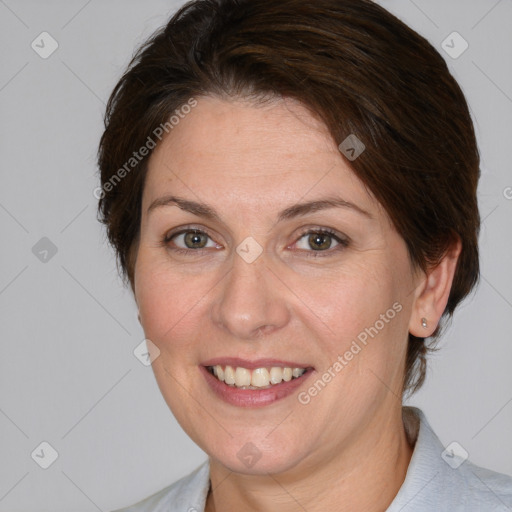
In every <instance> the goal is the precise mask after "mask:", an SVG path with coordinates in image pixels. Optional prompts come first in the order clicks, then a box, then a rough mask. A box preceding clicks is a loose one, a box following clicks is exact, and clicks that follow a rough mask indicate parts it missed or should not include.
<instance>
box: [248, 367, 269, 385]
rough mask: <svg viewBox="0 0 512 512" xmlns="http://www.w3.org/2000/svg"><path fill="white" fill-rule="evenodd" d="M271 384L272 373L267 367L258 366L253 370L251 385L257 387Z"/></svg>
mask: <svg viewBox="0 0 512 512" xmlns="http://www.w3.org/2000/svg"><path fill="white" fill-rule="evenodd" d="M269 384H270V375H269V373H268V370H267V369H266V368H256V369H255V370H253V372H252V378H251V385H252V386H254V387H256V388H263V387H265V386H268V385H269Z"/></svg>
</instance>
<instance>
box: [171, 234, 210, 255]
mask: <svg viewBox="0 0 512 512" xmlns="http://www.w3.org/2000/svg"><path fill="white" fill-rule="evenodd" d="M208 239H210V241H211V242H210V245H208ZM163 242H164V244H165V245H166V246H169V245H170V244H171V242H172V244H173V245H175V246H177V247H171V249H172V250H174V251H176V252H183V253H187V252H188V253H190V252H191V251H196V252H198V251H201V249H206V248H211V247H213V248H218V245H217V244H215V242H214V241H213V240H211V238H210V236H209V235H208V234H207V233H205V232H204V231H201V230H200V229H191V228H188V229H182V230H181V231H178V232H176V233H170V234H168V235H166V237H165V238H164V240H163Z"/></svg>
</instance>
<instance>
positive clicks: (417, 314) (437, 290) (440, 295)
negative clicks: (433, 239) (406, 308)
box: [409, 238, 462, 338]
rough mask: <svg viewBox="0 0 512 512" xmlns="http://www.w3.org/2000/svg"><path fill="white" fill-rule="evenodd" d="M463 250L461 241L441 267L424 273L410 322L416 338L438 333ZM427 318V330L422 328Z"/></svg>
mask: <svg viewBox="0 0 512 512" xmlns="http://www.w3.org/2000/svg"><path fill="white" fill-rule="evenodd" d="M461 249H462V244H461V242H460V239H459V238H457V240H456V241H455V242H453V244H452V245H451V246H450V248H449V250H448V251H447V252H446V254H445V255H444V257H443V259H442V260H441V261H440V262H439V264H438V265H436V266H435V267H433V268H431V269H429V270H428V271H427V273H426V274H425V273H422V277H421V279H420V282H419V284H418V286H417V288H416V298H415V301H414V303H413V307H412V311H411V319H410V323H409V332H410V333H411V334H412V335H413V336H417V337H419V338H427V337H428V336H431V335H432V334H433V332H434V331H435V330H436V328H437V326H438V324H439V320H440V319H441V316H442V314H443V312H444V310H445V308H446V304H447V303H448V298H449V297H450V290H451V288H452V282H453V278H454V276H455V270H456V268H457V261H458V259H459V255H460V252H461ZM423 319H425V320H426V323H427V326H426V327H424V326H423V325H422V324H423Z"/></svg>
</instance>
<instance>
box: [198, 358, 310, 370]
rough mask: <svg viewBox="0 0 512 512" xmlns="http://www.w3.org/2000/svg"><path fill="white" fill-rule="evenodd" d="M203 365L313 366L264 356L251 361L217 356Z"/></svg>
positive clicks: (248, 366)
mask: <svg viewBox="0 0 512 512" xmlns="http://www.w3.org/2000/svg"><path fill="white" fill-rule="evenodd" d="M201 364H202V365H203V366H217V365H220V366H232V367H234V368H236V367H239V366H240V367H242V368H247V369H248V370H254V369H255V368H272V367H273V366H277V367H281V368H285V367H288V368H312V366H311V365H309V364H304V363H298V362H296V361H295V362H293V361H285V360H283V359H272V358H264V359H253V360H252V361H249V360H247V359H241V358H239V357H215V358H213V359H208V361H204V362H203V363H201Z"/></svg>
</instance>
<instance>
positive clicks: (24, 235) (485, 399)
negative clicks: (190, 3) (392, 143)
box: [0, 0, 512, 512]
mask: <svg viewBox="0 0 512 512" xmlns="http://www.w3.org/2000/svg"><path fill="white" fill-rule="evenodd" d="M381 3H382V5H384V6H386V7H387V8H389V9H390V10H391V11H392V12H393V13H395V14H396V15H397V16H399V17H400V18H401V19H403V20H404V21H405V22H406V23H408V24H409V25H410V26H412V27H413V28H414V29H416V30H417V31H418V32H420V33H421V34H423V35H424V36H426V37H427V38H428V39H429V40H430V41H431V42H432V43H433V44H434V45H435V46H436V48H438V49H439V50H440V52H441V53H442V54H443V55H444V57H445V58H446V60H447V61H448V63H449V65H450V67H451V69H452V70H453V73H454V75H455V77H456V78H457V79H458V80H459V82H460V83H461V85H462V87H463V89H464V91H465V93H466V95H467V97H468V100H469V103H470V106H471V109H472V113H473V116H474V119H475V123H476V128H477V131H478V136H479V141H480V148H481V153H482V173H483V176H482V180H481V183H480V188H479V200H480V207H481V213H482V218H483V219H484V222H483V226H482V234H481V239H480V240H481V256H482V280H481V284H480V286H479V288H478V290H477V292H476V293H475V294H474V296H473V297H472V299H471V300H468V301H466V302H465V303H464V305H463V306H462V307H461V308H460V310H459V311H458V312H457V313H456V316H455V318H454V321H453V322H452V324H451V326H450V328H449V329H447V331H446V334H445V337H444V340H443V342H442V347H443V348H442V350H441V351H440V352H439V353H438V354H437V355H436V356H435V357H434V358H433V359H432V360H431V363H430V369H429V377H428V380H427V383H426V385H425V387H424V389H423V390H422V391H421V392H420V393H418V394H417V395H416V396H415V397H413V399H412V401H411V402H412V403H413V404H415V405H418V406H420V407H422V408H423V409H424V411H425V412H426V414H427V416H428V418H429V420H430V422H431V424H432V426H433V427H434V429H435V430H436V432H437V433H438V435H439V436H440V438H441V440H442V441H443V443H444V444H445V445H447V444H449V443H450V442H452V441H457V442H459V443H460V444H461V445H462V446H463V447H464V448H465V449H466V450H467V451H468V452H469V454H470V458H471V459H472V460H473V462H475V463H477V464H480V465H484V466H488V467H491V468H492V469H495V470H498V471H501V472H505V473H509V474H512V441H511V439H510V432H511V431H512V371H511V369H510V368H511V362H512V335H511V325H510V318H511V316H512V315H511V308H512V291H511V290H512V272H511V271H510V266H511V263H512V256H511V254H512V251H511V249H512V199H511V198H512V188H508V187H512V172H511V161H512V158H511V156H510V146H511V141H512V123H511V120H512V58H511V57H512V32H511V30H510V21H511V20H512V1H511V0H501V1H497V0H479V1H476V0H472V1H468V0H450V1H446V0H436V1H432V0H429V1H427V0H414V1H413V0H395V1H393V0H381ZM179 4H181V2H172V1H163V0H144V1H140V2H135V1H126V0H125V1H121V0H111V1H103V2H102V1H100V0H91V1H88V2H87V1H84V0H76V1H75V0H73V1H69V0H68V1H63V0H60V1H58V0H53V1H50V0H48V1H35V0H33V1H28V0H5V1H2V0H0V43H1V46H0V48H1V50H0V51H1V54H2V64H1V69H0V119H1V123H0V130H1V134H0V155H1V159H0V166H1V187H0V229H1V240H2V245H1V247H2V249H1V251H0V258H1V260H0V312H1V323H0V325H1V329H2V333H1V335H2V357H1V358H0V361H1V362H0V365H1V367H0V432H1V442H0V460H1V464H0V512H6V511H9V512H16V511H52V512H60V511H66V512H70V511H84V512H88V511H95V510H102V511H108V510H110V509H112V508H117V507H120V506H124V505H127V504H131V503H133V502H135V501H137V500H139V499H141V498H142V497H145V496H147V495H149V494H151V493H153V492H155V491H157V490H159V489H160V488H162V487H164V486H166V485H168V484H169V483H171V482H172V481H174V480H176V479H177V478H179V477H180V476H182V475H184V474H186V473H188V472H189V471H191V470H192V469H194V468H195V467H196V466H197V465H199V464H200V463H201V462H202V461H203V460H204V459H205V458H206V455H205V454H204V453H203V452H202V451H201V450H200V449H199V448H197V447H196V446H195V445H194V444H193V443H192V441H190V440H189V439H188V437H187V435H186V434H185V433H184V432H183V431H182V430H181V428H180V427H179V426H178V425H177V423H176V421H175V420H174V418H173V416H172V414H171V413H170V411H169V410H168V408H167V406H166V404H165V402H164V400H163V398H162V397H161V395H160V392H159V390H158V387H157V385H156V382H155V379H154V377H153V373H152V371H151V368H150V367H145V366H144V365H142V364H141V363H140V362H139V361H138V360H137V359H136V358H135V357H134V355H133V350H134V348H135V347H136V346H137V345H138V344H139V343H140V342H141V341H142V340H143V338H144V335H143V332H142V329H141V328H140V326H139V324H138V322H137V317H136V309H135V306H134V302H133V300H132V297H131V294H130V292H129V291H128V290H125V289H123V287H122V285H121V281H120V279H119V278H118V276H117V274H116V266H115V261H114V259H113V255H112V252H111V250H110V248H109V247H108V246H107V245H106V243H105V236H104V233H103V231H102V229H101V226H100V225H99V223H98V222H97V221H96V199H95V198H94V196H93V190H94V188H95V187H96V186H97V185H98V178H97V174H96V167H95V159H96V149H97V143H98V140H99V137H100V135H101V132H102V114H103V111H104V106H105V105H104V103H105V102H106V100H107V98H108V95H109V93H110V91H111V90H112V88H113V86H114V85H115V83H116V81H117V80H118V78H119V77H120V75H121V73H122V72H123V70H124V68H125V66H126V65H127V63H128V61H129V59H130V57H131V54H132V51H133V50H134V48H135V47H136V46H137V45H138V44H140V43H141V42H142V41H143V40H145V38H146V37H148V36H149V35H150V34H151V33H152V31H153V30H154V29H156V28H157V27H159V26H160V25H161V24H163V23H164V22H165V21H166V20H167V19H168V17H169V15H170V14H171V13H172V12H173V11H174V10H175V9H176V7H177V6H178V5H179ZM43 31H47V32H49V33H50V34H51V36H52V37H53V38H54V39H55V40H56V41H57V42H58V44H59V47H58V49H57V50H56V51H55V53H53V54H52V55H51V56H50V57H49V58H47V59H43V58H41V57H40V56H39V55H38V54H37V53H36V52H35V51H34V50H33V49H32V48H31V43H32V41H33V40H35V39H36V38H37V37H38V36H39V34H40V33H41V32H43ZM453 31H457V32H459V33H460V34H461V35H462V36H463V37H464V38H465V39H466V40H467V41H468V43H469V48H468V50H467V51H466V52H465V53H463V54H462V55H461V56H460V57H459V58H457V59H453V58H452V57H450V56H448V55H447V54H446V53H445V52H444V50H443V49H442V47H441V44H442V41H443V40H445V38H446V37H447V36H448V35H449V34H450V33H452V32H453ZM39 40H40V39H39ZM36 42H37V39H36ZM457 44H458V43H457ZM45 47H46V48H48V47H49V46H48V44H45ZM456 48H457V45H456ZM433 85H434V86H435V84H433ZM507 197H508V198H507ZM43 237H47V238H48V239H49V240H51V242H52V243H53V244H54V245H55V247H56V249H57V252H56V254H54V255H52V252H51V251H50V252H49V253H48V254H47V255H46V261H41V258H42V257H44V253H42V252H41V251H42V249H44V247H43V248H42V249H41V246H40V245H36V244H37V243H38V242H39V241H40V239H41V238H43ZM45 243H46V244H47V243H48V242H39V244H43V245H44V244H45ZM35 245H36V249H34V251H33V247H34V246H35ZM34 252H35V254H34ZM42 441H46V442H48V443H50V444H51V445H52V446H53V447H54V448H55V450H56V451H57V452H58V458H57V460H56V461H55V462H54V463H53V464H52V465H51V466H50V467H49V468H48V469H42V468H41V467H39V465H38V464H36V462H35V461H34V460H33V458H31V453H32V452H33V451H34V449H36V448H37V447H38V446H39V444H40V443H41V442H42ZM48 453H49V452H48V451H46V452H45V456H48ZM42 458H43V457H41V459H42Z"/></svg>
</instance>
